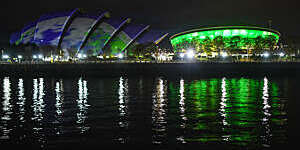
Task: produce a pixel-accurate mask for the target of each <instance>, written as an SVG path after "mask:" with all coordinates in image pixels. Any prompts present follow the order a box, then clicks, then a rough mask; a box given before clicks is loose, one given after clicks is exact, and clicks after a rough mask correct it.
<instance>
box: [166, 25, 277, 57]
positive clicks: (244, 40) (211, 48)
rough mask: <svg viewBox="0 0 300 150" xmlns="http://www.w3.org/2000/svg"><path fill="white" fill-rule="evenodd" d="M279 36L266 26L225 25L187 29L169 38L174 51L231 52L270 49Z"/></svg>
mask: <svg viewBox="0 0 300 150" xmlns="http://www.w3.org/2000/svg"><path fill="white" fill-rule="evenodd" d="M279 37H280V33H279V32H277V31H275V30H272V29H268V28H261V27H249V26H226V27H211V28H202V29H201V28H200V29H195V30H189V31H186V32H182V33H178V34H176V35H174V36H172V37H171V38H170V40H171V44H172V46H173V48H174V51H175V52H184V51H186V50H187V49H193V50H195V51H197V52H203V53H208V54H210V53H214V52H217V51H219V50H222V51H226V52H228V53H230V54H233V53H241V52H243V51H244V50H250V52H252V51H254V50H264V49H267V48H268V49H270V48H271V47H274V46H275V45H276V43H277V42H278V40H279Z"/></svg>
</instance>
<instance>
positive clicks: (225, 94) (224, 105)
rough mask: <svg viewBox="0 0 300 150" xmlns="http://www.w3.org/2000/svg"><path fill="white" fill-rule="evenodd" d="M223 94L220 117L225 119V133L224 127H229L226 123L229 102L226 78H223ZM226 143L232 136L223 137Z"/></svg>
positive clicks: (223, 120)
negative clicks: (227, 102)
mask: <svg viewBox="0 0 300 150" xmlns="http://www.w3.org/2000/svg"><path fill="white" fill-rule="evenodd" d="M221 92H222V96H221V101H220V109H219V111H220V112H219V113H220V115H221V116H222V117H223V118H222V124H223V131H224V130H225V128H224V126H227V125H228V122H227V121H226V118H227V114H226V111H225V109H226V107H227V104H226V101H227V98H226V96H227V91H226V78H225V77H224V78H222V83H221ZM222 138H223V140H224V141H229V138H230V135H223V136H222Z"/></svg>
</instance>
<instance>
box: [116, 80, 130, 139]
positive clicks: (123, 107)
mask: <svg viewBox="0 0 300 150" xmlns="http://www.w3.org/2000/svg"><path fill="white" fill-rule="evenodd" d="M118 94H119V116H120V118H119V122H118V124H119V127H120V128H125V129H127V128H128V116H127V115H128V108H127V103H128V79H123V77H120V80H119V90H118ZM120 135H122V134H120ZM126 135H127V134H125V135H123V136H122V137H118V139H117V140H118V141H119V142H120V143H125V142H126V140H127V137H124V136H126Z"/></svg>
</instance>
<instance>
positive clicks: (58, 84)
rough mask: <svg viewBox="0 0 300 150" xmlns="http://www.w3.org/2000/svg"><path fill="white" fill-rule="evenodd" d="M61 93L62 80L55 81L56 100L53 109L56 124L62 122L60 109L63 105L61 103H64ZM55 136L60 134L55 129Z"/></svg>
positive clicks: (61, 109) (61, 110) (62, 90)
mask: <svg viewBox="0 0 300 150" xmlns="http://www.w3.org/2000/svg"><path fill="white" fill-rule="evenodd" d="M63 92H64V89H63V82H62V80H61V79H60V80H59V81H57V82H56V83H55V95H56V97H55V100H56V103H55V107H56V122H57V123H62V121H63V108H62V104H63V101H64V96H63ZM56 130H57V131H56V134H57V135H59V134H61V131H60V130H58V129H57V128H56Z"/></svg>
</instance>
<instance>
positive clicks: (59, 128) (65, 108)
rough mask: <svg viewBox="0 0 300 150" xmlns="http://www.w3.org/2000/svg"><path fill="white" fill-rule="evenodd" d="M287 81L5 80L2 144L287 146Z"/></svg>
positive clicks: (0, 86) (0, 109)
mask: <svg viewBox="0 0 300 150" xmlns="http://www.w3.org/2000/svg"><path fill="white" fill-rule="evenodd" d="M289 83H290V82H288V80H287V79H285V78H281V79H272V78H268V77H261V78H259V77H257V78H242V77H237V78H226V77H221V78H203V79H202V78H197V79H188V78H182V77H172V78H171V77H170V78H167V77H143V76H141V77H125V76H122V77H118V78H109V77H99V78H84V77H81V78H50V77H47V78H44V77H38V78H28V77H26V78H13V77H3V78H0V89H1V91H0V93H1V104H0V117H1V120H0V142H1V143H2V144H26V145H32V146H36V147H44V148H45V147H46V148H47V147H54V148H55V147H59V146H60V145H65V144H78V143H82V144H91V145H98V144H116V143H129V144H135V143H139V144H141V143H142V144H151V145H152V144H155V145H164V144H168V145H173V146H175V145H178V144H179V145H181V144H182V143H187V144H200V145H206V146H215V145H218V144H221V145H225V146H228V147H234V146H247V147H252V148H260V147H272V146H273V145H278V144H286V143H287V141H288V139H287V128H288V117H287V103H288V89H289V88H290V86H289Z"/></svg>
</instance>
